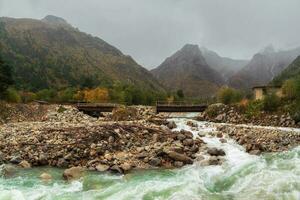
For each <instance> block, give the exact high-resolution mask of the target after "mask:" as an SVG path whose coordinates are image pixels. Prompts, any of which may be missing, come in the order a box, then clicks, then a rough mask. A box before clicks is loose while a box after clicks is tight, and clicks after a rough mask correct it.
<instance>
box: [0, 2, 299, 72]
mask: <svg viewBox="0 0 300 200" xmlns="http://www.w3.org/2000/svg"><path fill="white" fill-rule="evenodd" d="M299 8H300V1H299V0H276V1H275V0H85V1H82V0H0V16H10V17H28V18H43V17H44V16H45V15H47V14H53V15H57V16H60V17H63V18H65V19H66V20H67V21H68V22H69V23H71V24H72V25H74V26H76V27H78V28H79V29H81V30H82V31H85V32H88V33H91V34H93V35H96V36H99V37H100V38H102V39H104V40H106V41H107V42H109V43H110V44H112V45H114V46H116V47H117V48H119V49H120V50H122V51H123V52H124V53H125V54H129V55H131V56H133V57H134V58H135V59H136V60H137V61H138V62H139V63H140V64H142V65H143V66H145V67H147V68H152V67H155V66H157V65H158V64H160V63H161V62H162V61H163V60H164V59H165V58H166V57H167V56H170V55H171V54H172V53H174V52H175V51H176V50H178V49H179V48H181V47H182V46H183V45H184V44H186V43H194V44H199V45H200V46H206V47H207V48H209V49H212V50H215V51H216V52H218V53H219V54H220V55H223V56H228V57H233V58H251V57H252V55H253V54H254V53H256V52H258V51H259V50H260V49H261V48H262V47H264V46H266V45H268V44H273V45H274V46H275V47H276V48H279V49H287V48H293V47H296V46H297V45H300V38H299V34H300V26H299V19H300V12H299Z"/></svg>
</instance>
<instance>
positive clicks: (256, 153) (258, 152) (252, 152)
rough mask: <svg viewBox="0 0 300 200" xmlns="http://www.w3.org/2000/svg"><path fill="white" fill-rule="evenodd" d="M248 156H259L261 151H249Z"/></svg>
mask: <svg viewBox="0 0 300 200" xmlns="http://www.w3.org/2000/svg"><path fill="white" fill-rule="evenodd" d="M249 154H251V155H260V154H261V151H260V150H251V151H250V152H249Z"/></svg>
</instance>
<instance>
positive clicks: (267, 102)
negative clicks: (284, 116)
mask: <svg viewBox="0 0 300 200" xmlns="http://www.w3.org/2000/svg"><path fill="white" fill-rule="evenodd" d="M279 106H280V98H279V97H278V96H277V95H276V94H274V93H272V94H270V95H267V96H265V98H264V99H263V108H264V110H265V111H269V112H274V111H277V109H278V107H279Z"/></svg>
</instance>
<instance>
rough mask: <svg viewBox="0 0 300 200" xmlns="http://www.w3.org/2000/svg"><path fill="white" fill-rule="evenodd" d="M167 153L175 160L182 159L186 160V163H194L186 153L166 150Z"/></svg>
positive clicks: (182, 160)
mask: <svg viewBox="0 0 300 200" xmlns="http://www.w3.org/2000/svg"><path fill="white" fill-rule="evenodd" d="M166 153H167V155H168V156H169V157H170V158H171V159H173V160H174V161H181V162H184V163H185V164H192V163H193V160H192V159H191V158H190V157H188V156H187V155H185V154H181V153H177V152H175V151H169V152H166Z"/></svg>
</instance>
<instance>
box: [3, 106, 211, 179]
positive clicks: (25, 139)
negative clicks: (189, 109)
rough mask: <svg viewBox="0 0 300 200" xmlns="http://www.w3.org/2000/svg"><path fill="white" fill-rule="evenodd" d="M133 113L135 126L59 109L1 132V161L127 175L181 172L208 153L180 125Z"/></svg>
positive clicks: (147, 113)
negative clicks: (136, 171)
mask: <svg viewBox="0 0 300 200" xmlns="http://www.w3.org/2000/svg"><path fill="white" fill-rule="evenodd" d="M134 109H135V112H133V111H132V110H133V108H130V110H129V111H126V112H129V113H130V121H118V120H114V121H112V120H111V118H116V117H118V116H119V115H118V114H119V112H120V111H117V112H113V113H112V114H108V115H105V116H103V117H101V118H98V119H97V118H93V117H90V116H88V115H85V114H83V113H81V112H79V111H78V110H77V109H75V108H73V107H70V106H64V107H62V106H57V107H56V108H55V109H51V110H50V111H49V112H47V113H46V114H45V115H44V116H43V117H41V120H40V121H37V122H19V123H7V124H4V125H2V126H0V133H1V134H0V152H1V154H0V158H1V161H2V162H5V163H13V164H17V165H19V166H21V167H25V168H28V167H30V166H44V165H47V166H53V167H61V168H70V167H76V166H80V167H83V168H86V169H88V170H97V171H113V172H118V173H127V172H129V171H131V170H133V169H152V168H178V167H182V166H184V165H186V164H192V163H193V162H194V160H195V159H196V158H197V154H198V153H199V152H200V151H204V150H206V146H205V143H204V142H203V141H202V140H201V139H200V138H195V137H194V136H193V134H192V133H191V132H189V131H184V130H178V131H172V129H174V128H176V124H174V123H172V122H169V121H167V120H165V119H163V118H161V117H157V116H154V114H153V113H154V112H152V108H149V107H148V108H147V107H137V108H134ZM126 112H125V111H124V110H123V111H122V112H121V114H120V115H121V117H120V119H119V120H121V119H123V118H124V116H123V115H126ZM124 113H125V114H124ZM133 113H134V114H133ZM123 120H124V119H123Z"/></svg>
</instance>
